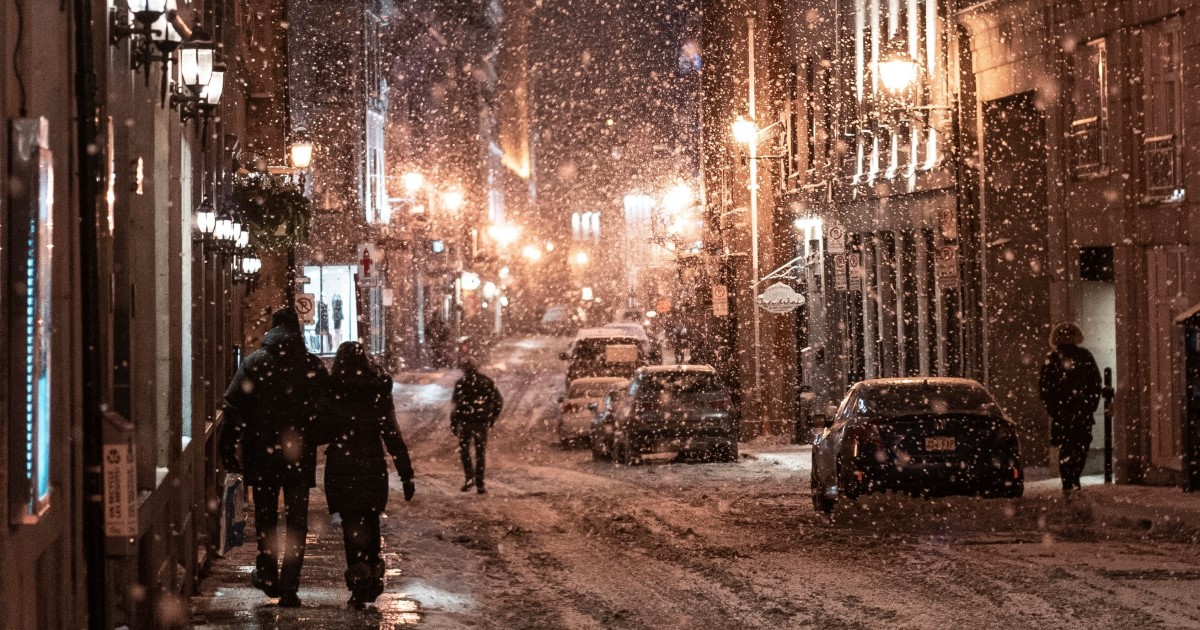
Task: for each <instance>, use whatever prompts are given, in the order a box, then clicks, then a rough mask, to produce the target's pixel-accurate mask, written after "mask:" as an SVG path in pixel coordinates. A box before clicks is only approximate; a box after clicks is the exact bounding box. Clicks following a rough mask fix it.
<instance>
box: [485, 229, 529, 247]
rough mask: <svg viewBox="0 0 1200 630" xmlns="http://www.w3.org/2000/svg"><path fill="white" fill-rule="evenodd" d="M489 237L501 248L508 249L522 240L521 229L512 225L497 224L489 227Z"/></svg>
mask: <svg viewBox="0 0 1200 630" xmlns="http://www.w3.org/2000/svg"><path fill="white" fill-rule="evenodd" d="M488 236H490V237H492V240H493V241H496V244H497V245H499V246H500V247H508V246H509V245H512V244H513V243H514V242H516V240H517V239H518V238H520V236H521V227H520V226H518V225H514V224H512V223H497V224H495V225H491V226H489V227H488Z"/></svg>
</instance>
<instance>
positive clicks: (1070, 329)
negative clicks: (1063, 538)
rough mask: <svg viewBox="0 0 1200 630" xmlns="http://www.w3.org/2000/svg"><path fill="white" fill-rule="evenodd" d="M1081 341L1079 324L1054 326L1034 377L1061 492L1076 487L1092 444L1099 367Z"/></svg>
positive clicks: (1098, 389)
mask: <svg viewBox="0 0 1200 630" xmlns="http://www.w3.org/2000/svg"><path fill="white" fill-rule="evenodd" d="M1082 343H1083V331H1082V330H1080V329H1079V326H1077V325H1075V324H1073V323H1071V322H1065V323H1062V324H1058V325H1057V326H1055V327H1054V332H1053V333H1052V334H1051V336H1050V347H1051V350H1050V354H1048V355H1047V356H1046V361H1045V363H1043V364H1042V373H1041V378H1040V379H1039V380H1038V385H1039V389H1040V391H1041V399H1042V405H1043V406H1045V408H1046V413H1048V414H1049V415H1050V443H1051V444H1053V445H1055V446H1057V447H1058V470H1059V476H1060V477H1062V487H1063V494H1064V495H1069V494H1070V493H1071V491H1072V490H1076V489H1078V488H1079V487H1080V485H1079V477H1080V476H1081V475H1082V474H1083V466H1084V464H1085V463H1086V462H1087V455H1088V449H1089V448H1090V447H1091V445H1092V425H1093V424H1094V423H1095V419H1094V418H1093V414H1094V413H1095V412H1096V407H1097V406H1098V405H1099V404H1100V393H1101V385H1100V368H1099V367H1097V365H1096V359H1095V358H1093V357H1092V353H1091V352H1088V351H1087V349H1086V348H1083V347H1081V346H1080V344H1082Z"/></svg>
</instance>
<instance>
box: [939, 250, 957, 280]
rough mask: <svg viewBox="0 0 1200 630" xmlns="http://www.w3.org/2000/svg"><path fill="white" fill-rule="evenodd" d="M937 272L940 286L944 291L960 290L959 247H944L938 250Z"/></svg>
mask: <svg viewBox="0 0 1200 630" xmlns="http://www.w3.org/2000/svg"><path fill="white" fill-rule="evenodd" d="M934 267H935V271H936V272H937V279H938V286H940V287H942V288H943V289H957V288H958V246H957V245H942V246H940V247H938V249H937V260H936V261H935V264H934Z"/></svg>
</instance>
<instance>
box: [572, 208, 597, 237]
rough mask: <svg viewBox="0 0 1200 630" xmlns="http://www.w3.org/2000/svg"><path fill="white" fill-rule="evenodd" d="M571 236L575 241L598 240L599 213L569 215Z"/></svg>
mask: <svg viewBox="0 0 1200 630" xmlns="http://www.w3.org/2000/svg"><path fill="white" fill-rule="evenodd" d="M571 236H572V237H573V238H574V239H575V240H577V241H598V240H600V213H599V212H575V213H573V214H572V215H571Z"/></svg>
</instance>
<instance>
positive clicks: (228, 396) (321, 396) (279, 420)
mask: <svg viewBox="0 0 1200 630" xmlns="http://www.w3.org/2000/svg"><path fill="white" fill-rule="evenodd" d="M224 425H225V428H224V430H223V432H222V434H221V439H220V451H221V459H222V461H223V463H224V465H225V468H226V470H228V471H230V472H241V473H243V474H244V475H245V480H246V484H247V485H249V486H252V487H253V488H254V523H255V529H256V531H257V534H258V558H257V560H256V562H255V569H254V572H253V573H251V582H252V583H253V584H254V586H255V587H256V588H259V589H261V590H262V591H263V592H264V593H266V594H267V596H269V597H278V598H279V605H280V606H283V607H295V606H299V605H300V598H299V596H298V594H297V591H298V589H299V586H300V568H301V565H302V564H303V563H304V546H305V539H306V538H307V536H308V494H309V490H310V489H311V488H313V487H315V486H316V468H317V447H318V446H319V445H321V444H328V445H329V446H328V447H327V448H326V451H325V455H326V463H325V495H326V497H327V499H328V503H329V512H330V513H331V514H332V513H337V514H339V515H340V516H341V520H342V535H343V539H344V543H345V550H346V573H345V579H346V586H347V587H349V589H350V591H351V597H350V601H349V605H350V606H351V607H353V608H362V607H364V606H365V604H367V603H369V602H373V601H375V599H376V598H377V597H378V596H379V595H380V594H381V593H382V592H383V572H384V565H383V559H382V558H381V555H380V554H381V541H380V531H379V515H380V513H382V512H383V510H384V508H385V507H386V506H387V501H388V472H387V462H386V460H385V456H384V448H385V447H386V449H387V453H388V454H390V455H391V457H392V461H393V464H394V465H395V468H396V472H397V473H399V475H400V480H401V482H402V483H403V487H404V500H405V501H410V500H412V497H413V493H414V491H415V486H414V484H413V470H412V463H411V461H410V460H409V456H408V448H407V447H406V446H405V444H404V439H403V438H402V437H401V435H400V430H399V429H398V428H397V426H396V418H395V407H394V404H393V401H392V379H391V377H390V376H388V375H387V373H386V372H385V371H384V370H383V369H382V368H381V367H380V366H379V365H378V364H377V363H376V362H375V361H374V360H372V358H371V356H370V355H369V354H368V353H367V351H366V349H365V348H364V347H363V345H362V344H361V343H358V342H356V341H350V342H346V343H343V344H341V346H339V347H338V350H337V354H336V356H335V358H334V361H333V366H332V368H331V369H330V370H329V371H328V372H327V371H326V369H325V366H324V364H322V363H321V360H320V359H319V358H317V357H316V356H315V355H313V354H310V353H309V352H308V350H307V348H306V347H305V345H304V339H303V337H302V336H301V329H300V321H299V318H298V317H297V315H296V311H295V310H293V309H291V308H284V309H280V310H278V311H276V312H275V313H274V314H273V315H272V317H271V329H270V330H269V331H268V332H267V334H266V335H265V336H264V337H263V342H262V348H261V349H259V350H257V351H255V352H254V353H253V354H251V355H250V356H249V357H247V358H246V360H245V362H244V363H243V364H242V365H241V367H240V368H239V369H238V372H237V374H236V375H235V376H234V378H233V381H232V382H231V383H230V384H229V388H228V390H226V392H225V420H224ZM239 447H240V450H241V456H240V457H239V455H238V450H239ZM281 493H282V494H283V505H284V514H285V516H284V520H285V527H284V531H285V532H286V534H285V535H284V537H283V538H282V540H281V538H280V535H279V529H278V524H279V505H278V503H279V495H280V494H281ZM281 543H282V544H281ZM280 555H282V563H281V562H280V557H279V556H280Z"/></svg>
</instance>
